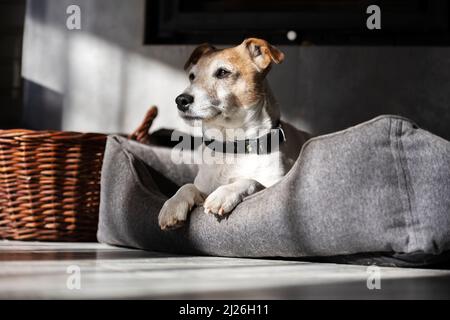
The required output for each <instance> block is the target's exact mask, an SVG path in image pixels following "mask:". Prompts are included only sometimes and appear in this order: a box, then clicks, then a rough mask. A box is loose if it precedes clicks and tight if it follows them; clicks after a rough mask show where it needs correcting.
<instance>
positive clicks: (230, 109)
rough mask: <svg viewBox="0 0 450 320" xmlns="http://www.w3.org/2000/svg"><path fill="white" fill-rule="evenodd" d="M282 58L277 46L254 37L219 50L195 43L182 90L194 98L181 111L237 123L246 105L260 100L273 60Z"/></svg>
mask: <svg viewBox="0 0 450 320" xmlns="http://www.w3.org/2000/svg"><path fill="white" fill-rule="evenodd" d="M283 58H284V54H283V53H282V52H281V51H279V50H278V49H277V48H275V47H274V46H272V45H270V44H269V43H267V42H266V41H265V40H261V39H255V38H251V39H246V40H244V42H242V43H241V44H240V45H239V46H236V47H233V48H227V49H222V50H218V49H216V48H214V47H212V46H210V45H208V44H203V45H201V46H199V47H197V48H196V49H195V50H194V52H193V53H192V54H191V56H190V58H189V59H188V61H187V62H186V65H185V67H186V69H187V72H188V76H189V80H190V82H191V84H190V86H189V87H188V88H187V89H186V90H185V92H184V93H185V94H189V95H191V96H192V97H193V98H194V99H193V100H194V101H193V102H192V103H191V104H190V105H189V108H188V109H187V110H186V111H184V112H180V115H181V116H182V117H183V118H184V119H186V120H192V119H201V120H204V121H219V122H221V123H223V122H225V123H232V122H236V123H235V124H236V125H237V126H238V123H237V122H239V119H242V118H243V117H244V116H245V112H246V109H249V108H251V107H254V106H255V105H258V103H260V102H261V101H262V100H263V98H264V95H265V88H264V78H265V76H266V75H267V73H268V72H269V70H270V67H271V65H272V63H281V62H282V60H283Z"/></svg>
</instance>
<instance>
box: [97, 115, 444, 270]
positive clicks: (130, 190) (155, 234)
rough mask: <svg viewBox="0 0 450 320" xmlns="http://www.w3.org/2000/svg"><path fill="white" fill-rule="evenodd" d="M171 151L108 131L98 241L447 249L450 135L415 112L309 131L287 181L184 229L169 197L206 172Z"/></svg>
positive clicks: (431, 253) (223, 248) (160, 246)
mask: <svg viewBox="0 0 450 320" xmlns="http://www.w3.org/2000/svg"><path fill="white" fill-rule="evenodd" d="M287 139H289V137H287ZM170 153H171V149H170V148H164V147H157V146H149V145H143V144H139V143H136V142H133V141H129V140H127V139H125V138H122V137H119V136H110V137H109V138H108V141H107V147H106V153H105V158H104V164H103V171H102V181H101V203H100V219H99V229H98V240H99V241H100V242H104V243H108V244H112V245H119V246H127V247H134V248H141V249H147V250H153V251H163V252H170V253H182V254H206V255H219V256H234V257H289V258H314V257H319V258H320V257H322V258H326V259H327V261H335V262H341V261H342V262H351V263H378V264H383V261H385V262H386V261H388V264H390V265H409V264H413V265H414V264H427V263H432V262H435V261H438V260H439V259H438V258H440V257H447V256H448V254H447V251H448V250H449V249H450V196H449V195H450V142H449V141H446V140H444V139H442V138H440V137H438V136H435V135H433V134H431V133H429V132H427V131H425V130H423V129H420V128H418V126H417V125H416V124H414V123H413V122H411V121H410V120H408V119H405V118H402V117H398V116H380V117H377V118H375V119H373V120H370V121H367V122H364V123H362V124H359V125H357V126H354V127H351V128H349V129H346V130H343V131H339V132H336V133H332V134H328V135H323V136H318V137H315V138H312V139H310V140H309V141H307V142H306V143H305V144H304V145H303V148H302V151H301V153H300V156H299V157H298V159H297V161H296V163H295V164H294V166H293V167H292V169H291V170H290V171H289V172H288V174H287V175H286V176H285V177H284V178H283V179H282V180H281V181H280V182H278V183H277V184H275V185H273V186H271V187H270V188H267V189H265V190H262V191H260V192H258V193H256V194H254V195H251V196H249V197H247V198H246V199H244V201H243V202H242V203H240V204H239V205H238V206H237V207H236V208H235V209H234V210H233V212H232V213H231V214H230V215H229V217H228V218H227V219H223V220H217V219H216V218H215V217H214V216H211V215H206V214H204V212H203V208H201V207H200V208H195V209H194V210H193V211H192V213H191V214H190V218H189V220H188V223H187V224H186V225H185V226H184V227H182V228H180V229H177V230H173V231H161V230H160V229H159V226H158V219H157V217H158V213H159V210H160V209H161V207H162V205H163V203H164V202H165V201H166V200H167V199H168V198H169V197H170V196H171V195H172V194H174V192H175V191H176V190H177V188H178V187H179V186H180V185H182V184H185V183H188V182H192V181H193V179H194V177H195V174H196V172H197V167H196V166H195V165H180V164H174V163H173V162H172V161H171V160H170V159H171V157H170ZM367 257H369V258H367ZM380 257H381V258H386V259H384V260H383V259H381V260H380Z"/></svg>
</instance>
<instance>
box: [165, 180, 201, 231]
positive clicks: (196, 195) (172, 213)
mask: <svg viewBox="0 0 450 320" xmlns="http://www.w3.org/2000/svg"><path fill="white" fill-rule="evenodd" d="M204 200H205V197H204V196H203V194H202V193H201V192H200V191H199V190H198V189H197V188H196V187H195V185H193V184H185V185H184V186H182V187H181V188H180V189H179V190H178V191H177V193H176V194H175V195H174V196H173V197H172V198H170V199H169V200H167V201H166V202H165V203H164V205H163V207H162V209H161V211H160V212H159V216H158V223H159V226H160V227H161V229H162V230H166V229H175V228H178V227H181V226H182V225H183V223H184V222H185V221H186V219H187V215H188V213H189V211H190V210H191V209H192V207H193V206H194V205H199V204H202V203H203V201H204Z"/></svg>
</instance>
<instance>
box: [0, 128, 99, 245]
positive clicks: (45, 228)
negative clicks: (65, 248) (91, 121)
mask: <svg viewBox="0 0 450 320" xmlns="http://www.w3.org/2000/svg"><path fill="white" fill-rule="evenodd" d="M105 141H106V136H105V135H102V134H81V133H76V132H56V131H30V130H0V238H4V239H13V240H48V241H91V240H95V234H96V230H97V221H98V206H99V202H100V171H101V166H102V160H103V152H104V149H105Z"/></svg>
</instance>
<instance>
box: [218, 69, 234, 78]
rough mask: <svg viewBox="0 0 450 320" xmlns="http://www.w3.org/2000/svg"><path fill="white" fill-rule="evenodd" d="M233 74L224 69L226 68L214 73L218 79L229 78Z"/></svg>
mask: <svg viewBox="0 0 450 320" xmlns="http://www.w3.org/2000/svg"><path fill="white" fill-rule="evenodd" d="M230 73H231V72H230V71H228V70H226V69H224V68H219V69H217V71H216V72H215V73H214V76H215V77H216V78H218V79H223V78H225V77H227V76H228V75H229V74H230Z"/></svg>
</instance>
